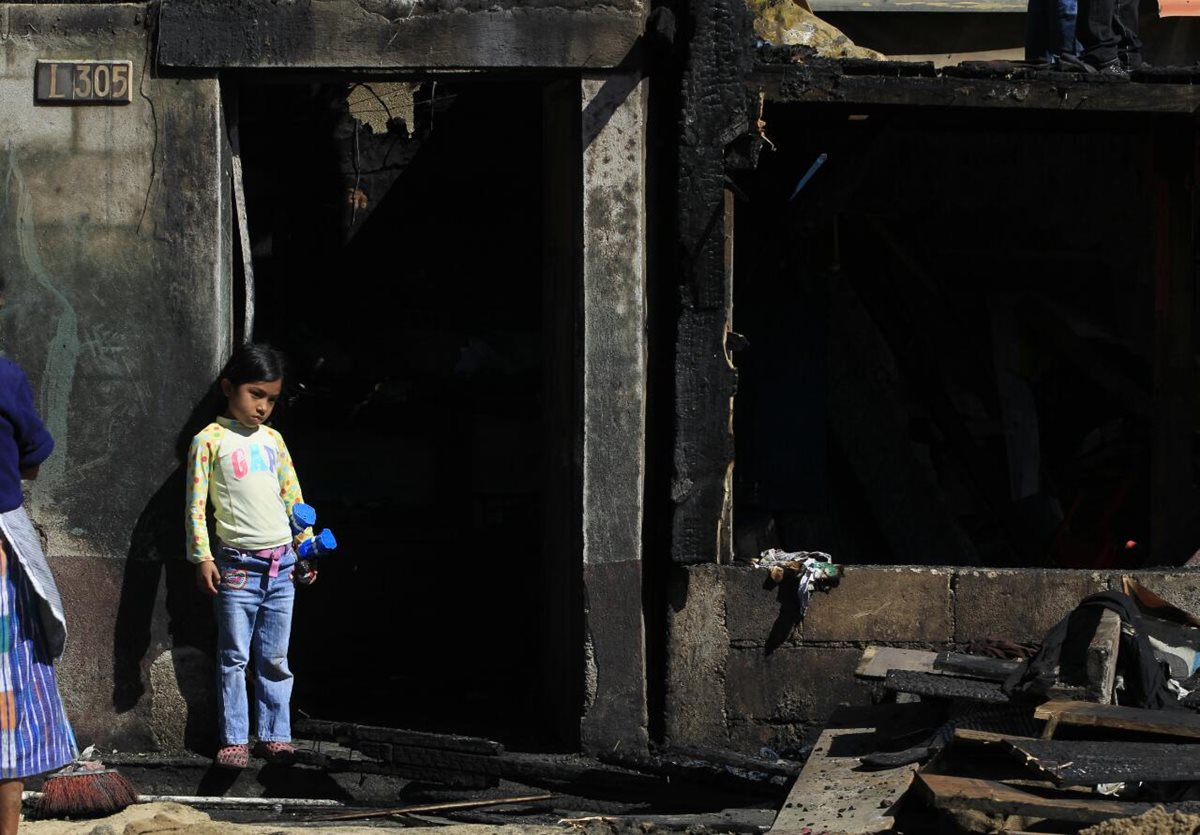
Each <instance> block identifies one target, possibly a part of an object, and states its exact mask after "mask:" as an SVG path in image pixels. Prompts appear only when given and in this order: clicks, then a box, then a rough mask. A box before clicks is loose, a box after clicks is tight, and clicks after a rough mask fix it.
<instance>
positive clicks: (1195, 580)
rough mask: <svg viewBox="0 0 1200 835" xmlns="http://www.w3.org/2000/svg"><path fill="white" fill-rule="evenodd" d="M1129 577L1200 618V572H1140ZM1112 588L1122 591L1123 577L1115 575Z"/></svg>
mask: <svg viewBox="0 0 1200 835" xmlns="http://www.w3.org/2000/svg"><path fill="white" fill-rule="evenodd" d="M1129 576H1130V577H1132V578H1133V579H1134V580H1137V582H1138V583H1140V584H1141V585H1143V586H1145V587H1146V588H1147V589H1149V590H1150V591H1152V592H1154V593H1155V594H1157V595H1158V596H1159V597H1161V598H1162V599H1163V600H1165V601H1167V602H1168V603H1170V604H1171V605H1173V606H1178V607H1179V608H1180V609H1183V610H1184V611H1185V612H1190V613H1191V614H1193V615H1195V616H1196V617H1200V571H1139V572H1136V573H1132V574H1130V575H1129ZM1111 587H1112V588H1113V590H1114V591H1120V590H1121V575H1119V574H1116V575H1113V577H1112V581H1111Z"/></svg>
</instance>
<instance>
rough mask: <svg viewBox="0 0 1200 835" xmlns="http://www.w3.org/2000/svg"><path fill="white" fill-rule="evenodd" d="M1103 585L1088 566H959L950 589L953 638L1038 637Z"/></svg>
mask: <svg viewBox="0 0 1200 835" xmlns="http://www.w3.org/2000/svg"><path fill="white" fill-rule="evenodd" d="M1107 587H1108V584H1107V581H1106V578H1105V576H1104V575H1102V574H1099V573H1097V572H1091V571H1053V570H1045V571H1037V570H1029V569H1025V570H1016V569H960V570H959V572H958V580H957V583H956V586H955V593H954V640H955V641H958V642H959V643H968V642H970V641H974V640H977V639H981V638H985V637H987V636H988V635H1001V636H1003V637H1006V638H1011V639H1013V640H1017V641H1041V640H1042V638H1044V637H1045V635H1046V632H1047V631H1049V629H1050V627H1052V626H1054V624H1056V623H1058V622H1059V621H1060V620H1062V619H1063V618H1064V617H1066V615H1067V614H1069V613H1070V612H1071V610H1072V609H1074V608H1075V607H1076V606H1077V605H1079V601H1080V600H1082V599H1083V598H1085V597H1087V596H1088V595H1089V594H1095V593H1096V592H1099V591H1104V590H1105V589H1106V588H1107Z"/></svg>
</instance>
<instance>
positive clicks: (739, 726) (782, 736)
mask: <svg viewBox="0 0 1200 835" xmlns="http://www.w3.org/2000/svg"><path fill="white" fill-rule="evenodd" d="M820 728H821V726H820V725H802V724H791V723H787V722H785V723H772V722H736V721H735V722H731V723H730V726H729V743H728V745H727V747H728V748H729V750H731V751H739V752H741V753H744V754H751V755H755V754H760V753H761V750H762V748H763V747H767V748H770V749H771V750H772V751H774V752H775V753H777V754H781V755H782V754H785V753H788V754H791V755H792V756H793V757H795V756H798V754H797V753H796V749H799V748H802V747H803V746H805V745H811V744H812V743H813V742H814V741H816V739H817V737H818V736H819V735H820Z"/></svg>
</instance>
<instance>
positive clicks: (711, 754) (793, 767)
mask: <svg viewBox="0 0 1200 835" xmlns="http://www.w3.org/2000/svg"><path fill="white" fill-rule="evenodd" d="M660 754H661V756H662V757H664V758H669V757H684V758H687V759H693V760H701V761H703V762H706V763H713V764H716V765H719V766H730V767H732V768H740V769H742V770H744V771H761V772H765V773H767V774H775V775H778V776H781V777H795V776H796V775H797V774H799V773H800V768H801V764H800V763H798V762H793V761H791V760H775V761H773V760H764V759H760V758H758V757H748V756H746V755H745V754H739V753H737V752H736V751H727V750H725V749H723V748H707V747H703V746H695V745H673V746H671V747H670V748H667V749H665V750H664V751H662V752H660Z"/></svg>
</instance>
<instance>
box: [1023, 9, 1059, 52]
mask: <svg viewBox="0 0 1200 835" xmlns="http://www.w3.org/2000/svg"><path fill="white" fill-rule="evenodd" d="M1051 8H1052V3H1051V2H1050V0H1029V4H1028V6H1027V7H1026V9H1025V60H1026V61H1033V62H1038V63H1042V62H1049V61H1053V60H1054V50H1053V49H1052V48H1051V43H1050V41H1051V38H1050V10H1051Z"/></svg>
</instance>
